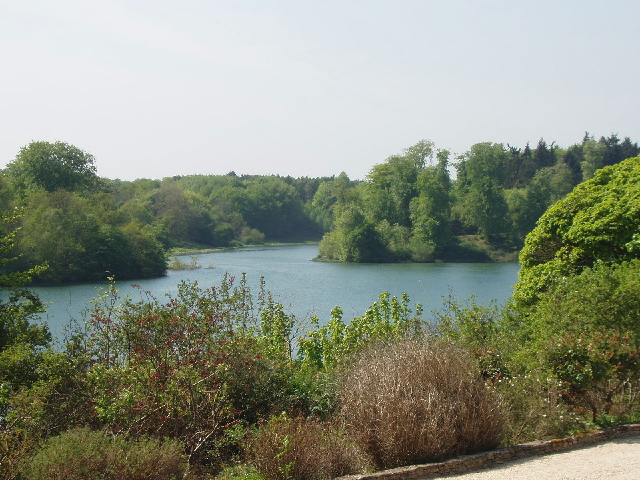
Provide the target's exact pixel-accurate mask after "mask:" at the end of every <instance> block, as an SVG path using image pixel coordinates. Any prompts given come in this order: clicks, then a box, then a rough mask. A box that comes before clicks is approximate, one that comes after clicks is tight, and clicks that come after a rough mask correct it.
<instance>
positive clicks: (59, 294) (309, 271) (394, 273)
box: [33, 245, 519, 335]
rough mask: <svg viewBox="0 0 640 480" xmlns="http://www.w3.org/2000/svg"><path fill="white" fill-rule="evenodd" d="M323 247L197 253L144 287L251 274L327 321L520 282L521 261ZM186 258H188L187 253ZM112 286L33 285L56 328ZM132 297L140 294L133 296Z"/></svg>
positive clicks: (485, 293)
mask: <svg viewBox="0 0 640 480" xmlns="http://www.w3.org/2000/svg"><path fill="white" fill-rule="evenodd" d="M317 254H318V247H317V246H316V245H296V246H278V247H253V248H242V249H237V250H230V251H225V252H217V253H209V254H204V255H198V256H197V261H198V264H199V265H201V266H202V268H200V269H196V270H182V271H169V273H168V275H167V276H166V277H162V278H157V279H151V280H141V281H139V282H135V283H139V284H140V285H141V287H142V288H143V289H144V290H148V291H151V292H152V293H153V294H154V295H155V296H156V297H157V298H162V297H163V296H164V295H165V294H170V295H173V294H175V293H176V292H177V285H178V283H179V282H180V281H181V280H191V281H194V280H195V281H197V282H198V284H199V285H200V286H201V287H209V286H213V285H219V284H220V280H221V278H222V276H223V274H224V273H225V272H229V273H230V274H231V275H234V276H236V278H239V277H240V276H241V275H242V273H246V274H247V280H248V283H249V285H250V286H251V288H252V291H253V292H254V293H255V294H257V292H258V290H257V288H258V285H259V281H260V277H261V276H264V278H265V281H266V287H267V289H268V290H269V291H271V293H272V294H273V295H274V297H275V298H276V299H277V300H278V301H279V302H281V303H282V304H283V305H285V307H288V309H287V311H288V312H290V313H294V314H295V315H296V316H298V317H300V318H309V317H310V316H311V315H317V316H318V317H319V318H320V320H321V322H324V321H326V320H328V318H329V313H330V311H331V309H332V308H333V307H334V306H336V305H338V306H340V307H341V308H342V309H343V311H344V314H345V318H353V317H356V316H359V315H362V314H363V313H364V312H365V310H366V309H367V307H369V306H370V305H371V304H372V303H373V302H374V301H375V300H376V299H377V298H378V295H380V293H382V292H389V293H390V294H391V295H397V296H400V295H401V294H402V292H407V293H408V294H409V295H410V298H411V303H412V305H414V304H415V303H417V302H420V303H422V304H423V305H424V309H425V314H426V313H427V312H429V311H431V310H435V309H439V308H440V307H441V305H442V300H443V297H447V296H448V295H449V294H453V295H454V296H455V297H456V298H458V299H459V300H466V299H467V298H469V297H470V296H471V295H475V296H476V301H477V302H478V303H480V304H483V305H488V304H489V303H490V301H492V300H496V301H497V302H498V303H502V302H504V301H505V300H506V299H508V298H509V296H510V295H511V289H512V287H513V285H514V284H515V283H516V280H517V276H518V270H519V265H518V264H516V263H494V264H478V263H474V264H471V263H436V264H341V263H322V262H313V261H311V260H312V259H313V258H314V257H316V256H317ZM182 259H183V260H184V261H187V262H189V261H190V260H191V259H190V257H182ZM131 283H133V282H117V287H118V289H119V290H120V292H121V293H123V294H126V293H127V292H137V289H135V288H133V287H132V286H131ZM106 287H107V284H106V282H105V283H95V284H83V285H72V286H68V285H67V286H64V287H39V288H34V289H33V290H35V291H36V292H37V293H38V294H39V295H40V298H41V299H42V300H43V301H45V302H49V303H50V306H49V307H48V309H47V313H46V314H44V315H43V319H44V320H45V321H46V322H47V323H48V324H49V326H50V328H51V330H52V332H53V333H54V334H55V335H60V334H61V332H62V329H63V326H64V325H66V324H67V323H68V322H69V319H70V318H71V317H73V318H75V319H80V318H81V317H82V312H83V310H84V309H85V307H86V305H87V304H89V303H90V302H91V300H92V299H93V298H95V297H96V296H97V295H98V293H99V292H100V291H102V290H104V289H105V288H106ZM134 298H135V297H134Z"/></svg>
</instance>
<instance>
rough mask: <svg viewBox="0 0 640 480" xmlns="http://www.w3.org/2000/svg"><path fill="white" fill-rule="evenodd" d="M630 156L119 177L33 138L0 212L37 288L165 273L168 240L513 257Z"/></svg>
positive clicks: (427, 148) (442, 155) (334, 256)
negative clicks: (322, 172) (293, 173)
mask: <svg viewBox="0 0 640 480" xmlns="http://www.w3.org/2000/svg"><path fill="white" fill-rule="evenodd" d="M639 152H640V149H639V148H638V145H637V143H633V142H632V141H631V140H630V139H629V138H628V137H627V138H624V140H620V139H619V138H618V137H617V136H616V135H611V136H610V137H608V138H607V137H602V138H600V140H597V141H596V140H595V139H594V138H592V137H591V136H589V135H588V134H586V135H585V137H584V138H583V140H582V142H581V143H577V144H575V145H572V146H570V147H569V148H566V149H565V148H561V147H559V146H557V145H555V144H554V143H552V144H550V145H549V144H547V143H546V142H545V141H544V140H540V141H539V142H538V144H537V146H536V147H535V148H531V147H530V146H529V145H526V146H525V147H524V148H517V147H512V146H506V147H505V146H504V145H502V144H495V143H480V144H476V145H473V146H472V147H471V148H470V149H469V151H468V152H466V153H465V154H463V155H462V156H460V157H459V158H456V159H451V158H450V154H449V152H448V151H446V150H439V149H437V148H436V147H435V145H434V144H433V143H432V142H429V141H424V140H423V141H420V142H418V143H417V144H416V145H413V146H411V147H409V148H407V149H405V150H404V152H403V153H402V154H400V155H394V156H391V157H389V158H388V159H387V160H386V161H384V162H383V163H380V164H376V165H374V166H373V168H372V169H371V172H370V173H369V175H368V176H367V178H366V179H364V180H351V179H349V178H348V176H347V175H346V174H344V173H341V174H340V175H338V176H335V177H325V178H307V177H302V178H292V177H281V176H252V175H242V176H238V175H236V174H235V173H234V172H229V173H228V174H227V175H191V176H184V177H172V178H164V179H162V180H152V179H138V180H135V181H121V180H113V179H105V178H100V177H98V175H97V174H96V166H95V159H94V157H93V156H92V155H91V154H90V153H87V152H84V151H82V150H80V149H79V148H77V147H75V146H73V145H69V144H67V143H64V142H55V143H48V142H33V143H31V144H29V145H27V146H25V147H23V148H22V149H21V150H20V151H19V152H18V154H17V156H16V158H15V159H14V160H13V161H12V162H11V163H9V164H8V166H7V168H6V169H5V171H4V175H3V176H2V177H0V187H1V190H0V208H1V209H2V210H3V211H8V210H12V209H16V208H17V209H19V211H20V212H21V219H20V220H19V221H18V223H17V224H16V225H14V226H17V225H19V226H20V227H21V228H20V230H19V232H18V233H17V235H18V237H17V242H16V252H15V253H16V254H17V255H18V256H19V257H20V259H19V261H18V262H15V264H14V265H12V267H11V268H14V269H29V268H31V267H32V266H34V265H44V264H46V265H48V266H49V268H47V269H46V270H44V271H43V272H41V273H40V274H39V275H37V276H36V277H35V280H36V281H38V282H42V283H60V282H78V281H90V280H98V279H105V278H106V277H109V276H116V277H117V278H119V279H132V278H144V277H153V276H160V275H163V274H164V273H165V272H166V268H167V254H168V252H169V251H170V250H171V249H172V248H176V247H182V248H184V247H188V248H198V249H204V248H216V247H233V246H239V245H247V244H256V243H262V242H275V241H284V242H295V241H309V240H313V241H319V240H320V239H321V238H322V242H321V245H320V256H321V258H323V259H327V260H334V261H347V262H392V261H416V262H430V261H436V260H447V261H460V260H464V261H487V260H491V259H496V258H498V257H500V254H501V255H502V257H501V258H502V259H505V258H506V259H511V260H513V259H515V257H516V255H517V251H518V250H519V249H520V248H521V247H522V242H523V240H524V238H525V236H526V234H527V233H528V232H530V231H531V230H532V229H533V227H534V226H535V223H536V221H537V220H538V218H539V217H540V215H541V214H542V213H543V212H544V211H545V210H546V209H547V208H548V207H549V206H550V205H552V204H553V203H554V202H556V201H557V200H559V199H560V198H563V197H564V196H565V195H566V194H567V193H568V192H570V191H571V190H572V189H573V188H574V187H575V186H576V185H577V184H578V183H580V182H582V181H583V180H588V179H589V178H591V177H592V176H593V174H594V172H595V171H596V170H597V169H599V168H602V167H604V166H607V165H614V164H616V163H619V162H620V161H621V160H623V159H625V158H629V157H633V156H636V155H637V154H638V153H639ZM479 244H483V245H485V246H486V245H488V246H489V247H488V249H487V248H484V249H482V248H478V245H479ZM487 252H489V253H487ZM495 252H499V254H498V255H491V253H495Z"/></svg>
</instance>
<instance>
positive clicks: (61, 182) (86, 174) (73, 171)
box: [7, 142, 100, 193]
mask: <svg viewBox="0 0 640 480" xmlns="http://www.w3.org/2000/svg"><path fill="white" fill-rule="evenodd" d="M7 170H8V172H9V175H10V177H11V178H12V179H13V180H14V182H15V184H16V186H17V187H18V189H19V190H21V191H25V190H28V189H31V188H42V189H44V190H46V191H47V192H54V191H56V190H68V191H70V192H79V193H80V192H83V193H87V192H95V191H96V190H98V189H99V187H100V179H99V177H98V176H97V174H96V166H95V159H94V157H93V155H91V154H89V153H87V152H84V151H82V150H80V149H79V148H77V147H74V146H73V145H69V144H68V143H65V142H55V143H49V142H31V143H30V144H29V145H27V146H26V147H22V148H21V149H20V152H19V153H18V155H17V156H16V158H15V160H14V161H13V162H11V163H10V164H9V165H8V168H7Z"/></svg>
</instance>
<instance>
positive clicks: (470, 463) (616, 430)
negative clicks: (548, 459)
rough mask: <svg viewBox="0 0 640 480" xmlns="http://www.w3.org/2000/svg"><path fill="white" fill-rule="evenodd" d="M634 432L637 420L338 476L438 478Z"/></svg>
mask: <svg viewBox="0 0 640 480" xmlns="http://www.w3.org/2000/svg"><path fill="white" fill-rule="evenodd" d="M634 435H640V424H631V425H621V426H619V427H612V428H607V429H605V430H599V431H597V432H591V433H585V434H582V435H576V436H572V437H565V438H559V439H554V440H546V441H535V442H529V443H522V444H519V445H513V446H510V447H505V448H500V449H498V450H491V451H489V452H482V453H476V454H473V455H464V456H461V457H456V458H453V459H450V460H446V461H444V462H439V463H428V464H424V465H412V466H408V467H400V468H394V469H391V470H383V471H380V472H375V473H370V474H362V475H348V476H344V477H339V480H417V479H423V478H437V477H442V476H446V475H460V474H464V473H469V472H471V471H476V470H484V469H487V468H492V467H495V466H498V465H501V464H503V463H507V462H512V461H514V460H518V459H521V458H526V457H534V456H539V455H546V454H549V453H557V452H563V451H566V450H572V449H576V448H580V447H584V446H587V445H593V444H596V443H600V442H606V441H610V440H613V439H615V438H620V437H630V436H634ZM336 480H338V479H336Z"/></svg>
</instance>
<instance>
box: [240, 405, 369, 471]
mask: <svg viewBox="0 0 640 480" xmlns="http://www.w3.org/2000/svg"><path fill="white" fill-rule="evenodd" d="M247 450H248V456H249V458H250V459H251V463H252V464H253V465H254V466H255V468H256V470H257V471H258V472H260V474H262V475H264V476H265V477H266V478H269V479H271V480H291V479H296V480H325V479H330V478H335V477H338V476H342V475H348V474H354V473H358V472H362V471H363V466H364V464H365V462H364V461H363V457H362V455H361V453H360V452H359V451H358V450H357V449H356V448H355V447H354V445H353V444H352V443H351V442H350V441H349V440H348V439H347V438H346V437H345V435H344V433H343V432H341V431H339V429H337V428H332V427H330V426H328V425H326V424H321V423H320V422H318V421H316V420H312V419H304V418H294V419H290V418H288V417H286V416H279V417H273V418H271V420H269V421H268V422H267V423H265V424H264V425H262V426H261V427H260V428H259V430H258V431H257V433H256V434H255V435H254V436H253V438H252V439H251V440H250V442H249V443H248V448H247Z"/></svg>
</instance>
